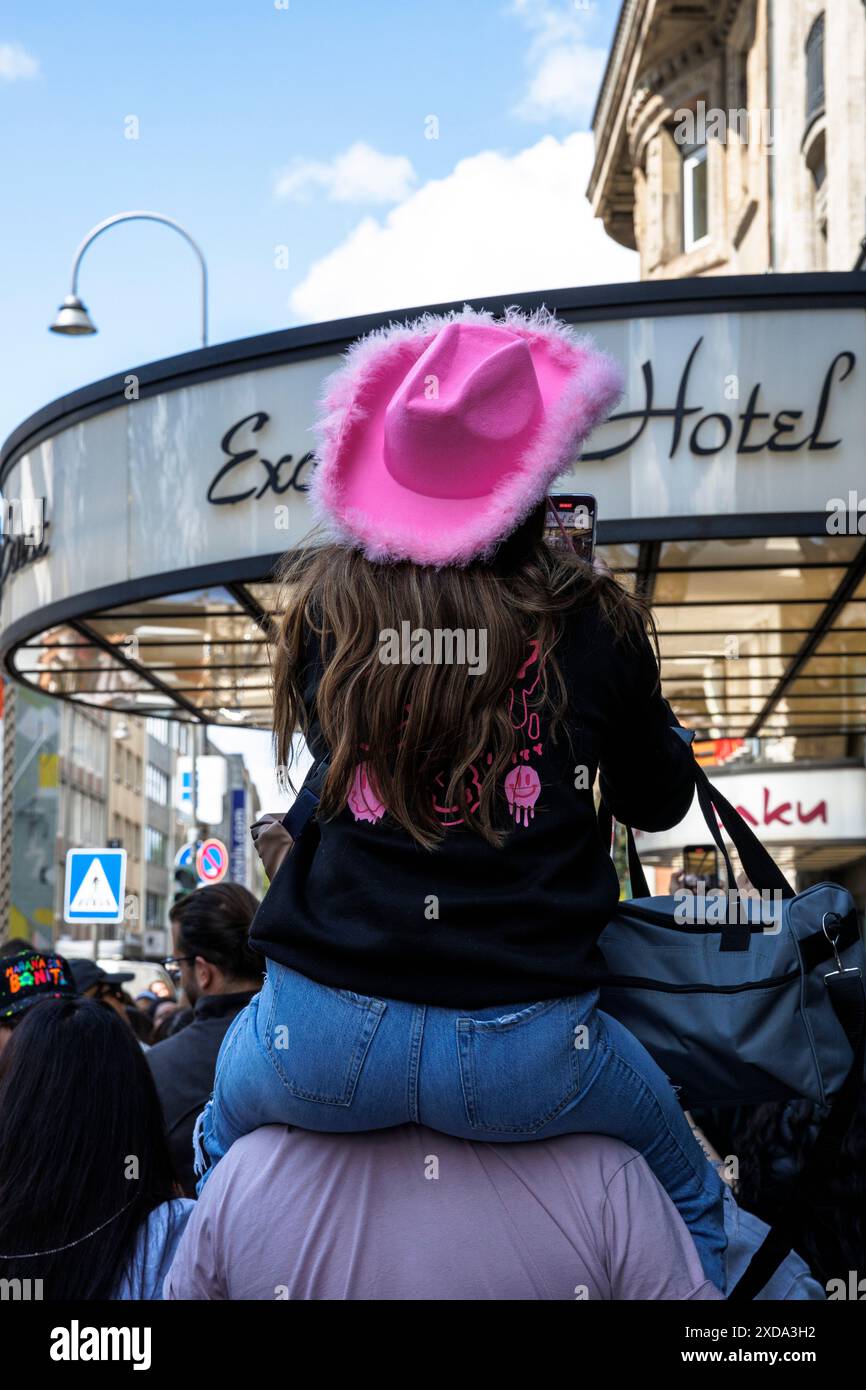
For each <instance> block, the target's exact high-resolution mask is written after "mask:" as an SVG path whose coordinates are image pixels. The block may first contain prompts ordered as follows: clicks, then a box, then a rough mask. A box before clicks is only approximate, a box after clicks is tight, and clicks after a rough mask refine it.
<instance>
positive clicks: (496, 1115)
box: [457, 996, 589, 1134]
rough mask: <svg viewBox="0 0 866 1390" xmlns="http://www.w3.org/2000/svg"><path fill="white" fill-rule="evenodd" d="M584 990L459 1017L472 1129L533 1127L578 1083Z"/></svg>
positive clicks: (501, 1130) (565, 1102) (550, 1115)
mask: <svg viewBox="0 0 866 1390" xmlns="http://www.w3.org/2000/svg"><path fill="white" fill-rule="evenodd" d="M588 1012H589V1010H588V1005H587V1000H586V997H585V996H573V997H571V998H567V999H551V1000H546V1001H544V1002H542V1003H539V1004H530V1005H529V1007H528V1008H525V1009H520V1010H518V1011H516V1012H514V1013H510V1014H509V1013H505V1014H501V1015H500V1016H499V1017H498V1018H490V1019H475V1018H458V1019H457V1054H458V1058H459V1062H460V1077H461V1081H462V1083H463V1098H464V1102H465V1105H466V1115H467V1118H468V1120H469V1123H470V1125H471V1126H472V1128H473V1129H477V1130H485V1131H489V1132H491V1133H493V1132H498V1133H501V1134H506V1133H507V1134H533V1133H535V1131H536V1130H539V1129H542V1128H543V1127H544V1125H546V1124H549V1122H550V1121H551V1120H552V1119H554V1118H555V1117H556V1116H557V1115H558V1114H559V1112H560V1111H561V1110H563V1109H564V1108H565V1106H566V1105H568V1103H569V1101H571V1100H573V1099H574V1097H575V1096H576V1095H577V1093H578V1091H579V1090H580V1077H581V1066H580V1059H581V1057H582V1056H583V1057H585V1056H586V1055H587V1054H586V1050H585V1048H584V1047H583V1044H584V1042H585V1040H586V1033H585V1021H586V1019H587V1016H588Z"/></svg>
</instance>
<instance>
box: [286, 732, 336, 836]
mask: <svg viewBox="0 0 866 1390" xmlns="http://www.w3.org/2000/svg"><path fill="white" fill-rule="evenodd" d="M330 765H331V755H330V753H326V754H325V756H324V757H323V758H320V759H319V761H318V762H317V763H314V764H313V766H312V767H311V768H310V770H309V772H308V773H307V775H306V777H305V778H304V781H303V784H302V786H301V790H300V791H299V792H298V795H297V796H296V797H295V800H294V802H293V803H292V805H291V806H290V807H289V809H288V811H287V812H286V814H285V815H284V816H283V826H284V827H285V829H286V830H288V832H289V834H290V835H291V837H292V839H293V840H299V839H300V837H301V835H302V834H303V832H304V830H305V828H306V826H307V824H308V823H309V821H310V819H311V817H312V816H313V814H314V812H315V810H316V807H317V806H318V804H319V795H320V793H321V790H322V784H323V782H324V780H325V777H326V776H327V774H328V768H329V767H330Z"/></svg>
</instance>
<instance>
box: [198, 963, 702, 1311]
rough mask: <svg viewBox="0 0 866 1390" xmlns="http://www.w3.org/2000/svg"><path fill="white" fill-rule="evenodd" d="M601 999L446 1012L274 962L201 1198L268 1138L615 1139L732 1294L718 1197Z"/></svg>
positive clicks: (205, 1127)
mask: <svg viewBox="0 0 866 1390" xmlns="http://www.w3.org/2000/svg"><path fill="white" fill-rule="evenodd" d="M597 1004H598V992H597V991H596V990H592V991H590V992H589V993H586V994H579V995H574V996H572V997H571V998H565V999H552V1000H547V1001H544V1002H541V1003H533V1004H527V1005H508V1006H505V1007H499V1008H487V1009H466V1010H456V1009H440V1008H433V1007H431V1006H427V1005H421V1004H408V1003H403V1002H400V1001H398V1000H393V999H372V998H367V997H366V996H364V995H360V994H354V993H352V992H351V991H349V990H341V989H330V988H328V987H326V986H325V985H320V984H316V983H315V982H314V981H312V980H308V979H307V978H306V977H305V976H303V975H299V974H297V973H296V972H295V971H293V970H288V969H287V968H286V967H285V966H281V965H277V964H275V963H274V962H273V961H269V962H268V973H267V977H266V979H265V983H264V987H263V989H262V991H261V993H260V994H258V995H256V997H255V999H253V1000H252V1002H251V1003H250V1004H249V1005H248V1006H247V1008H246V1009H244V1010H243V1011H242V1012H241V1013H240V1014H238V1016H237V1018H236V1019H235V1020H234V1021H233V1023H232V1025H231V1027H230V1028H229V1030H228V1032H227V1033H226V1035H225V1038H224V1039H223V1044H222V1047H221V1048H220V1053H219V1057H218V1058H217V1068H216V1079H215V1082H214V1094H213V1097H212V1099H211V1101H210V1102H209V1104H208V1105H207V1107H206V1109H205V1110H204V1111H203V1113H202V1114H201V1115H200V1116H199V1119H198V1122H197V1125H196V1140H195V1142H196V1150H197V1165H196V1171H197V1172H199V1173H200V1174H201V1177H200V1181H199V1185H198V1187H199V1191H201V1189H202V1186H203V1185H204V1182H205V1181H206V1179H207V1177H208V1175H209V1173H210V1171H211V1168H210V1167H208V1166H207V1164H208V1163H210V1164H214V1163H216V1162H218V1161H219V1159H220V1158H221V1157H222V1156H223V1154H225V1153H226V1152H227V1150H228V1149H229V1148H230V1147H231V1145H232V1143H233V1142H234V1140H235V1139H238V1138H240V1136H241V1135H242V1134H247V1133H249V1131H250V1130H253V1129H256V1128H257V1127H258V1126H259V1125H266V1124H286V1125H296V1126H298V1127H299V1128H301V1129H312V1130H319V1131H327V1132H331V1133H335V1134H345V1133H351V1132H357V1131H358V1130H371V1129H388V1128H390V1127H391V1126H393V1125H402V1124H406V1123H410V1122H414V1123H416V1124H423V1125H428V1126H429V1127H430V1128H431V1129H435V1130H439V1131H441V1132H442V1133H444V1134H451V1135H454V1136H456V1137H457V1138H459V1139H474V1140H487V1141H489V1142H491V1143H503V1142H506V1143H508V1142H523V1141H525V1140H534V1139H551V1138H553V1137H554V1135H559V1134H608V1135H611V1136H613V1137H614V1138H616V1139H621V1140H623V1141H624V1142H625V1143H627V1144H629V1145H631V1147H632V1148H635V1149H638V1150H639V1151H640V1152H641V1153H642V1154H643V1155H644V1158H645V1159H646V1161H647V1163H648V1164H649V1166H650V1168H651V1169H652V1170H653V1172H654V1173H655V1175H656V1177H657V1178H658V1180H659V1182H660V1183H661V1184H662V1186H663V1187H664V1188H665V1189H666V1191H667V1192H668V1194H669V1195H670V1197H671V1198H672V1199H673V1201H674V1202H675V1203H676V1206H677V1208H678V1209H679V1212H680V1215H681V1216H682V1218H683V1220H684V1221H685V1223H686V1225H687V1226H688V1228H689V1231H690V1232H691V1235H692V1238H693V1240H694V1242H695V1245H696V1246H697V1249H698V1253H699V1255H700V1258H701V1263H702V1264H703V1267H704V1272H705V1273H706V1276H707V1278H708V1279H711V1280H712V1282H713V1283H714V1284H715V1285H716V1287H717V1288H719V1289H721V1290H722V1292H724V1290H725V1246H726V1237H725V1229H724V1216H723V1201H722V1190H723V1189H722V1183H721V1180H720V1178H719V1177H718V1174H717V1173H716V1171H715V1169H714V1167H713V1165H712V1164H711V1163H710V1162H709V1161H708V1159H707V1158H706V1156H705V1155H704V1153H703V1150H702V1149H701V1147H700V1145H699V1144H698V1143H697V1141H696V1140H695V1138H694V1137H693V1135H692V1133H691V1130H690V1129H689V1125H688V1122H687V1120H686V1118H685V1116H684V1115H683V1112H682V1109H681V1108H680V1105H679V1102H678V1101H677V1098H676V1095H675V1093H674V1090H673V1088H672V1086H671V1084H670V1082H669V1081H668V1079H667V1077H666V1076H665V1074H664V1072H663V1071H662V1070H661V1069H660V1068H659V1067H658V1066H657V1065H656V1063H655V1062H654V1061H653V1059H652V1058H651V1057H650V1055H649V1053H648V1052H647V1051H646V1049H645V1048H644V1047H643V1045H642V1044H641V1043H639V1042H638V1040H637V1038H635V1037H634V1036H633V1034H631V1033H630V1032H629V1031H628V1030H627V1029H626V1028H623V1027H622V1025H621V1024H619V1023H617V1021H616V1019H613V1018H611V1017H609V1015H607V1014H605V1013H603V1012H602V1011H601V1010H600V1009H599V1008H598V1007H597Z"/></svg>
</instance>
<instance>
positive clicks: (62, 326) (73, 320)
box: [49, 212, 207, 347]
mask: <svg viewBox="0 0 866 1390" xmlns="http://www.w3.org/2000/svg"><path fill="white" fill-rule="evenodd" d="M142 221H143V222H162V223H164V225H165V226H167V227H173V228H174V230H175V231H176V232H180V234H181V236H182V237H183V238H184V239H185V240H186V241H188V242H189V244H190V246H191V247H192V249H193V251H194V252H195V254H196V256H197V257H198V263H199V266H200V268H201V343H202V347H207V266H206V264H205V259H204V256H203V255H202V252H201V248H200V247H199V246H198V244H197V243H196V242H195V241H193V239H192V237H191V236H190V234H189V232H188V231H186V229H185V228H184V227H182V226H181V225H180V223H179V222H175V220H174V218H173V217H165V216H163V214H162V213H161V212H118V213H115V215H114V216H113V217H106V219H105V221H104V222H98V223H97V224H96V226H95V227H94V228H93V229H92V230H91V231H89V232H88V233H87V236H86V237H85V238H84V240H83V241H82V243H81V245H80V246H79V248H78V250H77V251H76V253H75V259H74V260H73V262H72V288H71V290H70V292H69V294H68V295H67V296H66V298H65V299H64V300H63V303H62V304H61V305H60V308H59V309H58V311H57V316H56V318H55V319H54V322H53V323H52V324H50V325H49V327H50V330H51V332H52V333H63V334H66V335H67V336H69V337H80V336H83V335H84V334H87V333H96V332H97V329H96V325H95V324H94V322H93V320H92V319H91V317H90V314H89V313H88V311H87V308H86V306H85V305H84V304H83V303H82V301H81V299H80V298H79V296H78V268H79V266H80V265H81V258H82V256H83V255H84V253H85V251H86V250H87V248H88V246H89V245H90V244H91V242H92V241H95V240H96V238H97V237H98V236H101V234H102V233H103V232H104V231H107V229H108V228H109V227H113V226H115V225H116V224H117V223H118V222H142Z"/></svg>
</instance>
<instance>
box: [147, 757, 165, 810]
mask: <svg viewBox="0 0 866 1390" xmlns="http://www.w3.org/2000/svg"><path fill="white" fill-rule="evenodd" d="M144 789H145V793H146V795H147V799H148V801H155V802H156V804H157V806H167V805H168V777H167V776H166V774H165V773H164V772H162V771H161V769H160V768H158V767H154V765H153V763H148V765H147V771H146V773H145V778H144Z"/></svg>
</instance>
